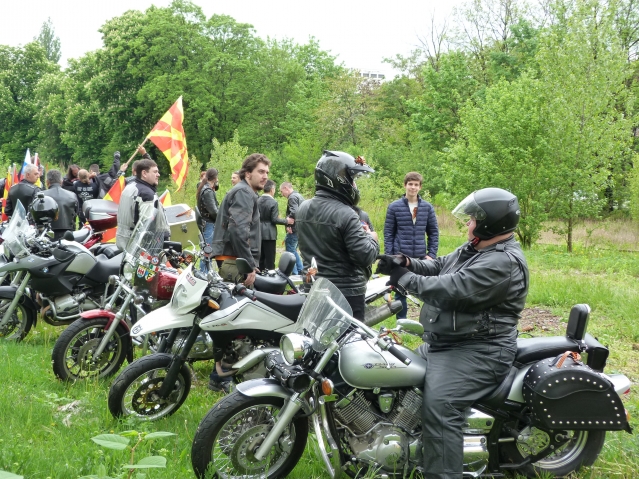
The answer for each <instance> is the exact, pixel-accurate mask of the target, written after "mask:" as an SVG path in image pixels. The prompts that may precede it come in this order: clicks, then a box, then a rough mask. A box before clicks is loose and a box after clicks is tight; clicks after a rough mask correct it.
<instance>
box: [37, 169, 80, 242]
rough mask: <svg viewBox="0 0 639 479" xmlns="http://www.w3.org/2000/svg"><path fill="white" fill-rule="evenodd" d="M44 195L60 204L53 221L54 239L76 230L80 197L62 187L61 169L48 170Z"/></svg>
mask: <svg viewBox="0 0 639 479" xmlns="http://www.w3.org/2000/svg"><path fill="white" fill-rule="evenodd" d="M42 194H43V195H44V196H49V197H50V198H53V199H54V200H55V202H56V203H57V204H58V218H57V219H56V220H55V221H53V222H52V223H51V229H52V230H53V234H54V235H53V239H54V240H56V241H57V240H59V239H62V237H63V236H64V233H66V232H67V231H73V230H75V219H76V217H77V216H78V197H77V196H76V195H75V194H73V193H71V192H70V191H67V190H65V189H64V188H62V173H60V171H59V170H49V171H47V190H46V191H43V192H42Z"/></svg>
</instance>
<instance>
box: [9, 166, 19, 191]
mask: <svg viewBox="0 0 639 479" xmlns="http://www.w3.org/2000/svg"><path fill="white" fill-rule="evenodd" d="M18 183H20V176H19V175H18V168H16V164H15V163H14V164H13V179H12V180H11V186H13V185H17V184H18Z"/></svg>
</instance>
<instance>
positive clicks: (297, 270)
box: [284, 233, 304, 274]
mask: <svg viewBox="0 0 639 479" xmlns="http://www.w3.org/2000/svg"><path fill="white" fill-rule="evenodd" d="M284 245H285V246H286V251H288V252H289V253H293V254H294V255H295V266H294V267H293V272H292V274H302V270H303V269H304V266H303V265H302V258H300V254H299V253H298V252H297V233H288V234H287V235H286V240H285V241H284Z"/></svg>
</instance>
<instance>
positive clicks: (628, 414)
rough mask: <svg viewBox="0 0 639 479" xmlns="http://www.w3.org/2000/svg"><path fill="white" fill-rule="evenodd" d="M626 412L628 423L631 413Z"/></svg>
mask: <svg viewBox="0 0 639 479" xmlns="http://www.w3.org/2000/svg"><path fill="white" fill-rule="evenodd" d="M625 411H626V421H628V422H630V411H628V410H627V409H626V410H625Z"/></svg>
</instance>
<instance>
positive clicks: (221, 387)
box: [209, 379, 231, 394]
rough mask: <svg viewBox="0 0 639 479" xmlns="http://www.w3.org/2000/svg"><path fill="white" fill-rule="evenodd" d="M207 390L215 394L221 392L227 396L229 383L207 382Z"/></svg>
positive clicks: (229, 389)
mask: <svg viewBox="0 0 639 479" xmlns="http://www.w3.org/2000/svg"><path fill="white" fill-rule="evenodd" d="M209 389H210V390H211V391H215V392H223V393H224V394H228V393H230V392H231V381H219V382H218V381H215V380H213V379H211V380H209Z"/></svg>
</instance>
